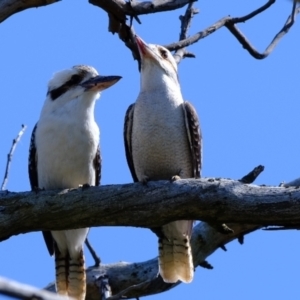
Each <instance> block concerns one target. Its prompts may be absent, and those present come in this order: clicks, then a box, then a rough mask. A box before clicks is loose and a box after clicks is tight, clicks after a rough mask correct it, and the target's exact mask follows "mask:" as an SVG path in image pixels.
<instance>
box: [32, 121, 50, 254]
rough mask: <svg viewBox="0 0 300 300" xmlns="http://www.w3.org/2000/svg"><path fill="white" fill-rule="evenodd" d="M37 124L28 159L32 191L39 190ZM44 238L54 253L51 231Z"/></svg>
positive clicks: (44, 233)
mask: <svg viewBox="0 0 300 300" xmlns="http://www.w3.org/2000/svg"><path fill="white" fill-rule="evenodd" d="M37 125H38V124H36V125H35V126H34V128H33V131H32V134H31V139H30V147H29V159H28V174H29V181H30V186H31V190H32V191H37V190H38V188H39V181H38V172H37V160H38V158H37V153H36V145H35V132H36V128H37ZM43 236H44V240H45V243H46V246H47V248H48V251H49V253H50V255H53V254H54V240H53V237H52V235H51V232H50V231H43Z"/></svg>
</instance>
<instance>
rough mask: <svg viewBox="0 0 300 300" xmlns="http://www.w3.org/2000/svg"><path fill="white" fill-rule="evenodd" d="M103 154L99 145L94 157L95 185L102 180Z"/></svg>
mask: <svg viewBox="0 0 300 300" xmlns="http://www.w3.org/2000/svg"><path fill="white" fill-rule="evenodd" d="M101 162H102V159H101V154H100V147H99V146H98V148H97V152H96V156H95V158H94V161H93V164H94V168H95V173H96V176H95V186H98V185H100V181H101Z"/></svg>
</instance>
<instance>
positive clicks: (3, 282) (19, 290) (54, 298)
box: [0, 277, 70, 300]
mask: <svg viewBox="0 0 300 300" xmlns="http://www.w3.org/2000/svg"><path fill="white" fill-rule="evenodd" d="M0 294H2V295H6V296H11V297H14V298H17V299H39V300H68V299H69V298H68V297H63V296H59V295H55V294H53V293H49V292H48V291H43V290H40V289H37V288H35V287H32V286H30V285H26V284H21V283H18V282H16V281H12V280H8V279H6V278H3V277H0ZM69 300H70V299H69Z"/></svg>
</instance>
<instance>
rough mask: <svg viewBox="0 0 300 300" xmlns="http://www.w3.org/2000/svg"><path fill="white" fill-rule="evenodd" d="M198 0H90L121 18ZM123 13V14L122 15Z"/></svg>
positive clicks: (167, 8) (171, 7) (154, 11)
mask: <svg viewBox="0 0 300 300" xmlns="http://www.w3.org/2000/svg"><path fill="white" fill-rule="evenodd" d="M195 1H197V0H192V1H191V0H164V1H145V2H139V1H129V2H128V1H124V0H110V1H107V0H89V2H90V3H91V4H93V5H96V6H99V7H100V8H102V9H103V10H105V11H107V12H113V13H115V14H116V15H118V16H119V17H120V19H124V18H126V15H128V16H136V15H145V14H153V13H157V12H163V11H170V10H175V9H178V8H181V7H183V6H185V5H186V4H188V3H190V2H195ZM121 15H122V16H121Z"/></svg>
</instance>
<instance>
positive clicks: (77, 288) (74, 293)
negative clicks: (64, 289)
mask: <svg viewBox="0 0 300 300" xmlns="http://www.w3.org/2000/svg"><path fill="white" fill-rule="evenodd" d="M85 294H86V274H85V259H84V254H83V251H82V250H81V251H80V253H79V256H78V257H76V258H70V259H69V281H68V295H69V296H70V297H73V298H75V299H77V300H84V299H85Z"/></svg>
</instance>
